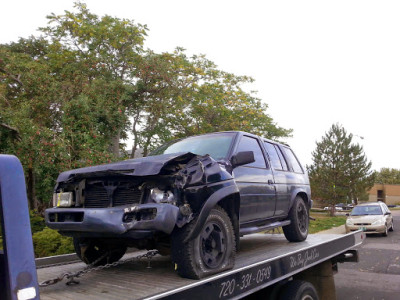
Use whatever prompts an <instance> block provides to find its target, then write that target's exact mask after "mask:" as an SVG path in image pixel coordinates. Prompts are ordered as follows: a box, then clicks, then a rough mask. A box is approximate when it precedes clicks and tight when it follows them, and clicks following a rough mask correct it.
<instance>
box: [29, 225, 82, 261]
mask: <svg viewBox="0 0 400 300" xmlns="http://www.w3.org/2000/svg"><path fill="white" fill-rule="evenodd" d="M33 247H34V249H35V256H36V257H45V256H52V255H60V254H68V253H74V252H75V250H74V246H73V244H72V238H70V237H65V236H62V235H61V234H59V233H58V232H57V231H56V230H52V229H50V228H48V227H46V228H44V229H43V230H42V231H39V232H36V233H35V234H34V235H33Z"/></svg>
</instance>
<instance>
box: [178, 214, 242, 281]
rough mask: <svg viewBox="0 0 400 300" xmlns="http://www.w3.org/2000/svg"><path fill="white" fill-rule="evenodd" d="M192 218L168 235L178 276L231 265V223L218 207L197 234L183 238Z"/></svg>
mask: <svg viewBox="0 0 400 300" xmlns="http://www.w3.org/2000/svg"><path fill="white" fill-rule="evenodd" d="M194 221H195V220H193V221H192V222H191V223H189V224H187V225H185V226H184V227H182V228H175V230H174V232H173V233H172V237H171V248H172V249H171V250H172V260H173V262H174V263H175V265H176V270H177V272H178V274H179V275H180V276H181V277H184V278H191V279H199V278H203V277H205V276H208V275H211V274H215V273H219V272H221V271H223V270H229V269H231V268H233V265H234V262H235V253H236V243H235V234H234V231H233V226H232V222H231V220H230V218H229V216H228V214H227V213H226V212H225V210H223V209H222V208H221V207H219V206H216V207H214V208H213V209H212V210H211V211H210V213H209V215H208V217H207V219H206V221H205V222H204V225H203V228H202V229H201V231H200V234H199V235H198V236H197V237H195V238H194V239H192V240H190V241H188V242H186V243H184V242H183V241H184V240H185V239H186V237H187V236H188V235H189V233H190V232H191V231H192V229H193V227H194V225H195V222H194Z"/></svg>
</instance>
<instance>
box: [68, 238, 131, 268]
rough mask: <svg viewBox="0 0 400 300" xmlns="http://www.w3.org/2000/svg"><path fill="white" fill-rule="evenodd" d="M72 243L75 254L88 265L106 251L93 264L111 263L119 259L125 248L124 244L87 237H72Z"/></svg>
mask: <svg viewBox="0 0 400 300" xmlns="http://www.w3.org/2000/svg"><path fill="white" fill-rule="evenodd" d="M73 244H74V248H75V252H76V255H77V256H78V257H79V258H80V259H81V260H82V261H83V262H84V263H86V264H88V265H90V264H92V263H93V262H95V261H96V260H97V259H99V258H100V257H101V256H102V255H104V253H106V252H107V251H108V252H109V254H108V255H107V256H106V257H104V258H103V259H101V260H99V261H98V262H96V263H95V264H94V265H95V266H102V265H105V264H111V263H113V262H116V261H118V260H120V259H121V257H122V256H124V254H125V252H126V249H127V247H125V246H120V245H118V246H114V245H108V244H107V243H105V242H101V241H98V240H94V239H88V238H73ZM82 251H83V252H82Z"/></svg>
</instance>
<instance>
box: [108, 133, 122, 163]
mask: <svg viewBox="0 0 400 300" xmlns="http://www.w3.org/2000/svg"><path fill="white" fill-rule="evenodd" d="M120 135H121V131H120V130H118V132H117V133H116V134H115V135H114V136H113V137H112V138H111V145H110V152H111V153H112V154H113V155H114V156H115V157H119V156H120V151H119V140H120Z"/></svg>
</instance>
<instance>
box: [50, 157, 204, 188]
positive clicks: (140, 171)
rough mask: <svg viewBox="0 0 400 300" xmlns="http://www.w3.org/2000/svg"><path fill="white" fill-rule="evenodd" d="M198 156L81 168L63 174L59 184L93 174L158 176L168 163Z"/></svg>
mask: <svg viewBox="0 0 400 300" xmlns="http://www.w3.org/2000/svg"><path fill="white" fill-rule="evenodd" d="M195 156H197V155H196V154H193V153H191V152H185V153H172V154H163V155H156V156H147V157H141V158H135V159H128V160H124V161H120V162H116V163H111V164H105V165H99V166H93V167H86V168H80V169H75V170H70V171H66V172H62V173H61V174H60V175H59V176H58V178H57V182H64V181H67V180H68V179H70V178H71V177H74V176H76V175H82V176H84V175H85V174H93V173H104V172H107V173H112V172H115V173H118V174H123V175H131V176H148V175H157V174H159V173H160V171H161V170H162V168H163V167H165V166H166V165H168V163H171V162H174V163H187V162H188V161H190V160H191V159H192V158H193V157H195Z"/></svg>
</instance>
